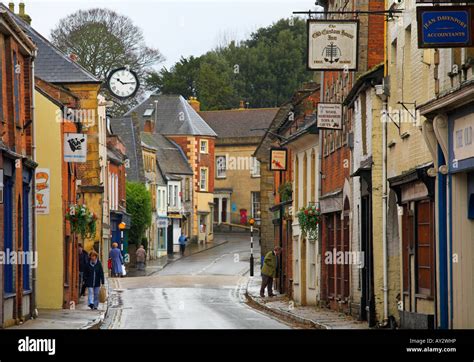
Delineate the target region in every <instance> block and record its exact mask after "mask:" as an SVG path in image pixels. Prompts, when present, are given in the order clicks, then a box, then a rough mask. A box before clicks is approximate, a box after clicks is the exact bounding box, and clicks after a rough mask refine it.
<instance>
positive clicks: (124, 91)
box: [107, 68, 140, 99]
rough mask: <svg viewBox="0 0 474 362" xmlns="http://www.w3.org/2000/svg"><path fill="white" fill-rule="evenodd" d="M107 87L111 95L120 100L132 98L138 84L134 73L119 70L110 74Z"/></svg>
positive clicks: (127, 70)
mask: <svg viewBox="0 0 474 362" xmlns="http://www.w3.org/2000/svg"><path fill="white" fill-rule="evenodd" d="M107 86H108V88H109V90H110V91H111V92H112V94H113V95H114V96H115V97H117V98H120V99H126V98H131V97H133V96H134V95H135V94H136V93H137V91H138V87H139V86H140V83H139V81H138V77H137V75H136V73H135V72H134V71H132V70H129V69H127V68H119V69H115V70H113V71H112V72H110V75H109V78H108V80H107Z"/></svg>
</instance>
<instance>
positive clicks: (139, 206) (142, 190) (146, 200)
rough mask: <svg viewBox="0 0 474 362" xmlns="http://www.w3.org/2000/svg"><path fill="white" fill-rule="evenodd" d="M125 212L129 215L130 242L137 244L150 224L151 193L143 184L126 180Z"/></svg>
mask: <svg viewBox="0 0 474 362" xmlns="http://www.w3.org/2000/svg"><path fill="white" fill-rule="evenodd" d="M126 189H127V190H126V191H127V212H128V213H129V214H130V215H131V218H132V220H131V223H132V225H131V227H130V243H132V244H139V243H140V242H141V240H142V238H143V237H144V235H145V230H146V229H147V228H148V227H149V226H150V225H151V214H152V207H151V195H150V192H149V191H148V190H147V189H146V187H145V185H143V184H141V183H138V182H127V186H126Z"/></svg>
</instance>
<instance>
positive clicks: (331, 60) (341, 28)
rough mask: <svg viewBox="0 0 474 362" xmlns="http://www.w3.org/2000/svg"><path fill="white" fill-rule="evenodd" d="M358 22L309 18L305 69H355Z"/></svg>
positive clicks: (356, 63)
mask: <svg viewBox="0 0 474 362" xmlns="http://www.w3.org/2000/svg"><path fill="white" fill-rule="evenodd" d="M358 45H359V22H358V21H356V20H308V69H309V70H321V71H324V70H347V71H350V70H357V65H358V57H357V54H358V51H357V49H358Z"/></svg>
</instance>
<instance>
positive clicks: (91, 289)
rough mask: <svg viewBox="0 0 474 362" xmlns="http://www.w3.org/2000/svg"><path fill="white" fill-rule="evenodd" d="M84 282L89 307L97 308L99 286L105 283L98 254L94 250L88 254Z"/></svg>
mask: <svg viewBox="0 0 474 362" xmlns="http://www.w3.org/2000/svg"><path fill="white" fill-rule="evenodd" d="M84 282H85V285H86V287H87V294H88V300H87V303H88V305H89V308H90V309H97V307H98V306H99V291H100V286H101V285H103V284H105V279H104V271H103V270H102V264H101V262H100V261H99V254H97V252H95V251H91V252H90V254H89V262H88V263H87V264H86V268H85V271H84Z"/></svg>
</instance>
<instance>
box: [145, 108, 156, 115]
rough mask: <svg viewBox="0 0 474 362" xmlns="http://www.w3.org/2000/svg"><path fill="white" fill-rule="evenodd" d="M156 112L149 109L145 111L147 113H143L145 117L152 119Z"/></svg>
mask: <svg viewBox="0 0 474 362" xmlns="http://www.w3.org/2000/svg"><path fill="white" fill-rule="evenodd" d="M154 112H155V110H154V109H153V108H147V109H145V112H143V117H151V116H152V115H153V113H154Z"/></svg>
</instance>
